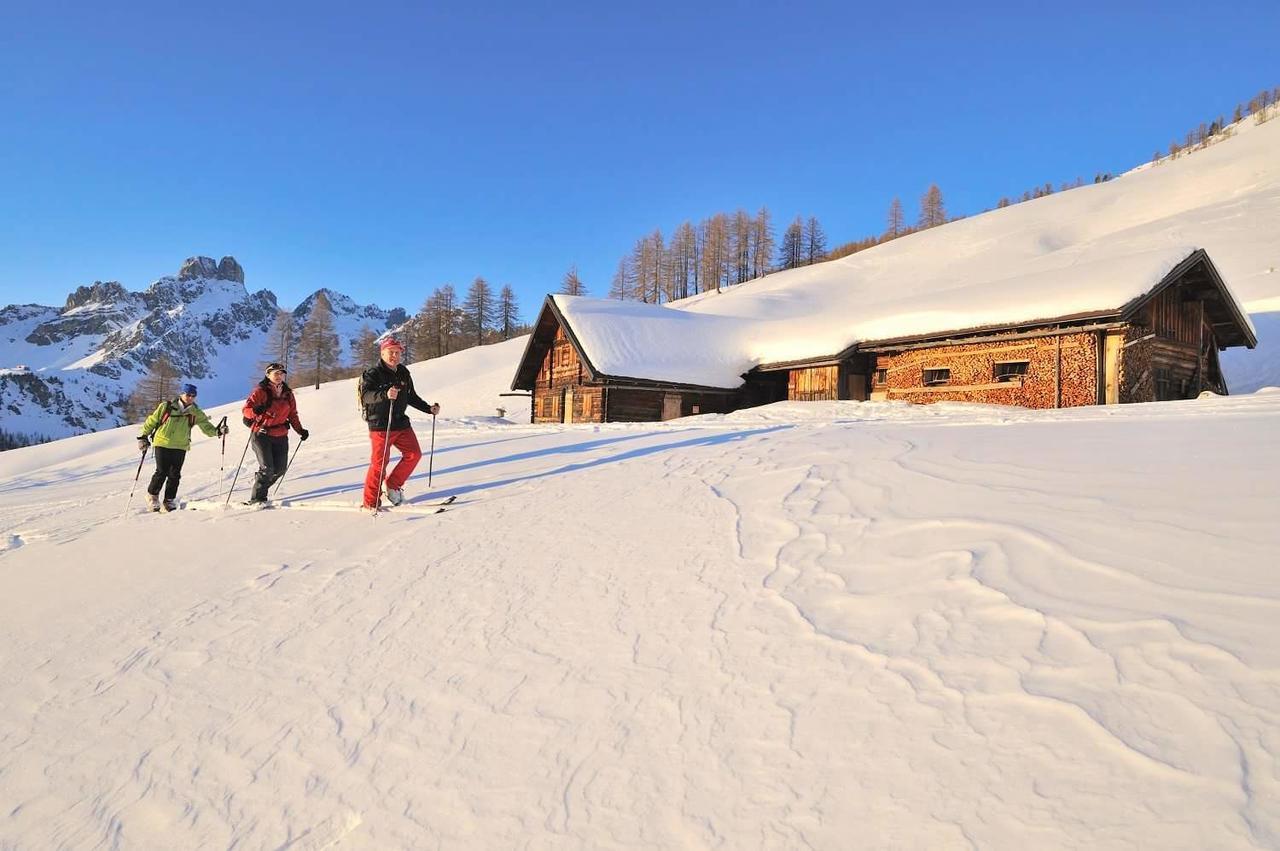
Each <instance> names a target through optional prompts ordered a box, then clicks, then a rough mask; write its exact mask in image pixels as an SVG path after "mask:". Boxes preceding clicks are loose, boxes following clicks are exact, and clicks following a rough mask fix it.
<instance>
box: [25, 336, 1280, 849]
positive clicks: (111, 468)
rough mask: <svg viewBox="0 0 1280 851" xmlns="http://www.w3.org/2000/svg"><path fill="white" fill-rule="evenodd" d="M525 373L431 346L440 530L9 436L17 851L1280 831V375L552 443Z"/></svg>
mask: <svg viewBox="0 0 1280 851" xmlns="http://www.w3.org/2000/svg"><path fill="white" fill-rule="evenodd" d="M519 345H520V344H516V345H515V346H511V345H510V344H508V346H509V347H510V348H513V349H518V347H519ZM499 354H500V355H501V356H500V357H493V352H492V351H488V350H485V349H481V350H471V351H468V352H463V353H461V354H459V355H455V356H451V357H449V358H445V359H442V360H440V361H433V362H430V363H428V364H423V365H421V366H415V367H414V371H415V376H416V377H417V380H418V383H419V385H420V387H419V389H420V390H421V391H422V393H423V395H424V396H426V397H427V398H429V399H433V400H434V399H439V401H440V402H441V403H442V405H443V406H444V412H443V416H442V419H441V420H440V421H439V423H438V429H437V432H436V450H435V455H434V459H433V474H432V475H433V488H432V489H431V490H428V487H427V475H428V462H427V460H426V459H424V460H423V463H422V465H421V466H420V467H419V470H418V473H417V475H416V476H415V477H414V478H413V479H412V480H411V481H410V482H409V484H408V486H407V488H406V492H407V495H408V499H409V501H410V503H418V504H421V503H423V502H426V501H431V500H434V499H439V498H443V497H446V496H456V497H457V502H456V503H455V507H454V508H453V509H451V510H450V511H449V512H448V513H445V514H440V515H430V514H409V513H405V512H401V513H399V514H390V515H387V516H384V517H381V518H379V519H377V520H374V519H371V518H370V517H368V516H363V515H360V514H358V513H356V512H354V511H350V512H313V511H298V510H290V509H282V510H276V511H270V512H257V513H237V512H227V513H223V512H218V511H203V512H201V511H183V512H179V513H177V514H172V515H150V514H141V513H139V504H140V499H139V496H138V495H135V497H134V500H133V503H132V509H131V512H130V514H129V516H127V517H124V518H123V519H122V514H123V512H124V509H125V504H126V500H127V498H128V494H129V489H130V486H131V484H132V480H133V476H134V473H135V471H136V470H137V464H138V454H137V452H136V450H135V448H134V444H133V430H132V429H120V430H116V431H111V432H103V433H99V434H92V435H84V436H81V437H77V438H71V439H68V440H64V441H60V442H58V443H54V444H49V445H45V446H38V447H32V448H28V449H22V450H16V451H13V452H6V453H3V454H0V547H2V548H3V550H2V551H0V648H3V652H2V653H0V802H2V805H0V847H3V848H24V849H25V848H55V847H75V848H93V847H120V848H191V847H218V848H227V847H235V848H283V847H288V848H323V847H328V846H330V845H332V846H334V847H340V848H369V849H385V848H408V847H427V848H430V847H449V848H503V849H505V848H513V847H533V848H551V847H555V848H606V847H720V848H756V847H773V848H796V847H817V848H850V847H917V848H925V847H927V848H951V847H968V846H969V845H970V844H971V843H972V844H973V845H976V846H978V847H983V848H1014V849H1025V848H1048V847H1089V848H1101V847H1127V846H1141V847H1153V848H1210V847H1212V848H1256V847H1276V846H1277V845H1280V780H1278V774H1280V769H1278V767H1277V763H1276V756H1277V754H1280V726H1278V724H1277V720H1278V719H1280V583H1278V582H1277V570H1276V566H1277V563H1280V558H1278V556H1280V524H1277V522H1276V506H1277V505H1280V452H1278V451H1277V442H1276V435H1277V434H1280V392H1277V391H1274V390H1270V391H1263V392H1260V393H1257V394H1253V395H1249V396H1236V397H1230V398H1225V399H1220V398H1211V399H1203V400H1195V401H1187V402H1177V403H1159V404H1151V405H1133V406H1123V407H1105V408H1099V407H1094V408H1081V409H1075V410H1069V411H1058V412H1055V411H1029V410H1021V409H1011V408H1000V407H990V406H977V405H954V404H952V405H948V404H943V405H933V406H927V407H912V406H908V405H905V404H899V403H856V402H842V403H783V404H779V405H774V406H770V407H766V408H760V409H755V410H749V411H742V412H739V413H736V414H733V415H729V416H707V417H698V418H692V419H686V420H677V421H673V422H669V423H664V424H656V423H655V424H635V425H625V424H617V425H605V426H591V425H580V426H531V425H528V424H524V425H520V424H515V423H511V422H507V421H503V420H499V419H497V418H496V417H495V416H493V415H494V414H495V413H496V411H494V410H490V409H489V408H490V405H491V404H492V399H491V395H492V394H491V391H490V388H491V386H500V385H501V384H502V381H503V379H509V375H510V372H511V365H512V363H513V359H514V357H517V356H518V352H516V353H515V354H510V353H499ZM518 401H524V400H518ZM525 404H526V405H527V401H526V402H525ZM299 406H300V409H301V412H302V418H303V421H304V423H305V424H306V425H307V426H308V428H310V429H311V431H312V435H313V436H312V438H311V440H309V441H308V442H307V443H306V444H305V445H304V446H303V448H302V450H301V451H300V453H299V454H298V456H297V462H296V466H295V467H294V469H293V470H292V471H291V472H290V473H289V475H288V477H287V479H286V480H285V482H284V484H283V495H284V496H286V497H289V498H291V499H294V500H298V501H299V502H306V501H311V502H317V503H318V502H332V501H342V500H347V501H352V502H353V501H354V500H356V499H357V498H358V497H357V490H358V488H359V486H360V482H361V479H362V476H363V472H364V466H365V463H366V458H367V452H368V440H367V436H366V434H365V432H364V429H363V425H362V423H360V422H359V421H358V419H357V418H356V416H355V413H354V403H353V400H352V388H351V386H350V382H339V383H336V384H334V385H326V386H325V387H323V388H322V389H321V390H319V391H312V390H309V389H304V390H302V391H300V392H299ZM512 410H513V411H520V413H523V414H525V415H526V418H527V408H525V409H517V408H514V407H513V409H512ZM211 413H212V414H213V416H214V417H215V418H217V417H218V416H220V415H221V414H222V413H231V414H232V416H231V417H230V419H231V421H232V423H233V426H234V428H233V431H232V433H231V436H230V438H229V439H228V442H227V450H226V456H225V465H226V471H225V475H224V476H222V477H221V478H220V476H219V468H220V466H221V465H222V463H223V456H222V454H221V447H220V444H219V443H218V442H217V441H215V440H210V439H207V438H203V437H197V439H196V444H195V446H194V448H193V450H192V452H191V453H190V455H189V457H188V459H187V464H186V468H185V475H184V483H183V495H184V496H189V497H192V498H203V499H217V498H218V496H219V493H220V488H221V482H222V481H229V479H230V477H231V472H232V469H233V468H234V466H235V464H236V461H237V460H238V457H239V455H240V452H241V450H242V448H243V447H244V440H245V432H244V431H243V430H242V429H241V428H239V426H238V418H237V416H236V415H235V412H234V410H233V409H232V408H231V407H227V408H221V409H218V408H215V409H214V410H213V411H212V412H211ZM513 416H514V414H513ZM415 424H416V426H417V431H418V434H419V436H420V438H421V440H422V443H423V446H424V449H425V448H426V447H427V445H428V444H429V441H430V435H431V429H430V418H429V417H425V416H424V415H421V414H415ZM295 440H296V438H295ZM294 445H295V446H296V445H297V444H296V443H295V444H294ZM149 468H150V464H149V463H148V464H147V469H146V470H144V482H145V477H146V474H147V473H148V472H149ZM244 482H245V474H243V473H242V475H241V484H240V485H239V487H238V492H237V498H243V497H244V495H245V493H246V491H245V484H244ZM140 492H141V488H139V494H140Z"/></svg>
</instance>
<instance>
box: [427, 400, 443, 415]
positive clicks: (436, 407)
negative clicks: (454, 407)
mask: <svg viewBox="0 0 1280 851" xmlns="http://www.w3.org/2000/svg"><path fill="white" fill-rule="evenodd" d="M428 410H430V411H431V416H433V417H434V416H435V415H436V414H438V413H440V403H439V402H432V403H431V407H430V408H429V409H428Z"/></svg>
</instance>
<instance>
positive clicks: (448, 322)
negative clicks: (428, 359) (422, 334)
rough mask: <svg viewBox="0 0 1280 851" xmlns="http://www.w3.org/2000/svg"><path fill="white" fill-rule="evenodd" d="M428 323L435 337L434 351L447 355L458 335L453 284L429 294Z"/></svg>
mask: <svg viewBox="0 0 1280 851" xmlns="http://www.w3.org/2000/svg"><path fill="white" fill-rule="evenodd" d="M428 304H430V305H431V310H430V316H429V321H430V322H431V328H432V330H433V332H434V336H435V347H436V351H437V352H438V353H439V354H440V355H441V356H443V355H447V354H449V352H451V351H453V349H454V342H455V341H456V339H457V337H458V333H459V318H460V317H459V310H458V294H457V293H456V292H455V291H454V289H453V284H445V285H444V286H443V287H440V288H438V289H437V290H436V291H435V292H434V293H432V294H431V298H430V299H428Z"/></svg>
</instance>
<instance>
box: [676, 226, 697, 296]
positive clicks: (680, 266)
mask: <svg viewBox="0 0 1280 851" xmlns="http://www.w3.org/2000/svg"><path fill="white" fill-rule="evenodd" d="M670 255H671V263H670V267H671V297H672V298H673V299H677V298H688V297H689V296H691V295H694V294H696V293H697V292H698V289H697V287H698V277H697V270H698V232H697V231H695V230H694V229H693V224H692V223H690V222H685V223H683V224H682V225H680V227H678V228H676V230H675V233H673V234H672V235H671V247H670Z"/></svg>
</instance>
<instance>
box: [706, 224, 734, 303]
mask: <svg viewBox="0 0 1280 851" xmlns="http://www.w3.org/2000/svg"><path fill="white" fill-rule="evenodd" d="M701 229H702V262H701V264H700V266H701V277H702V282H701V284H702V290H703V291H704V292H705V291H706V290H709V289H711V288H712V287H715V290H716V292H720V287H721V286H722V285H724V284H727V283H728V274H727V273H728V269H729V217H728V216H726V215H725V214H724V213H716V214H715V215H714V216H712V217H711V218H709V219H705V220H704V221H703V222H702V228H701Z"/></svg>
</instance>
